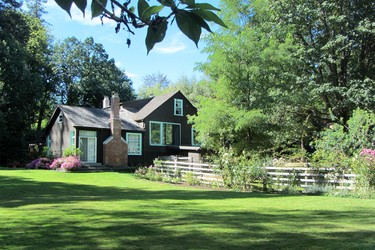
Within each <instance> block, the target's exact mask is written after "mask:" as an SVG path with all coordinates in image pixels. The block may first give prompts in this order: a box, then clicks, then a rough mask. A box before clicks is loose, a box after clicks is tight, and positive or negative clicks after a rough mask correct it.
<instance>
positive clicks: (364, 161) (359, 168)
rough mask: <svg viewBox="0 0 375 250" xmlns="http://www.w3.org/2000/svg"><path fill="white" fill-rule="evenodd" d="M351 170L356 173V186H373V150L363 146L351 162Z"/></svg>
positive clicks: (374, 151) (374, 178)
mask: <svg viewBox="0 0 375 250" xmlns="http://www.w3.org/2000/svg"><path fill="white" fill-rule="evenodd" d="M353 170H354V172H355V173H356V174H357V180H356V182H357V183H356V186H357V187H359V188H366V189H367V188H371V187H374V186H375V150H374V149H368V148H364V149H362V151H361V152H360V153H359V157H358V158H357V159H356V160H355V161H354V163H353Z"/></svg>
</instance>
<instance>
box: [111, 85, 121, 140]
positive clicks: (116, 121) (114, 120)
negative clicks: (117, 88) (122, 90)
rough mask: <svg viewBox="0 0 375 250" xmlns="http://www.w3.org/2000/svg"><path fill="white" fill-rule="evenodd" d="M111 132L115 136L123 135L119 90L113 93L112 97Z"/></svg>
mask: <svg viewBox="0 0 375 250" xmlns="http://www.w3.org/2000/svg"><path fill="white" fill-rule="evenodd" d="M110 122H111V132H112V136H113V137H114V138H120V137H121V120H120V97H119V96H118V93H117V92H113V93H112V99H111V121H110Z"/></svg>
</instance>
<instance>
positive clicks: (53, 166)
mask: <svg viewBox="0 0 375 250" xmlns="http://www.w3.org/2000/svg"><path fill="white" fill-rule="evenodd" d="M63 163H64V158H57V159H55V160H53V162H52V164H51V165H50V169H58V168H61V165H62V164H63Z"/></svg>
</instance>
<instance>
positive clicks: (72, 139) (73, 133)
mask: <svg viewBox="0 0 375 250" xmlns="http://www.w3.org/2000/svg"><path fill="white" fill-rule="evenodd" d="M70 145H72V146H75V145H76V131H74V130H73V131H70Z"/></svg>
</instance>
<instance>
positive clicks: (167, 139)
mask: <svg viewBox="0 0 375 250" xmlns="http://www.w3.org/2000/svg"><path fill="white" fill-rule="evenodd" d="M180 144H181V126H180V124H176V123H167V122H150V145H154V146H155V145H180Z"/></svg>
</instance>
